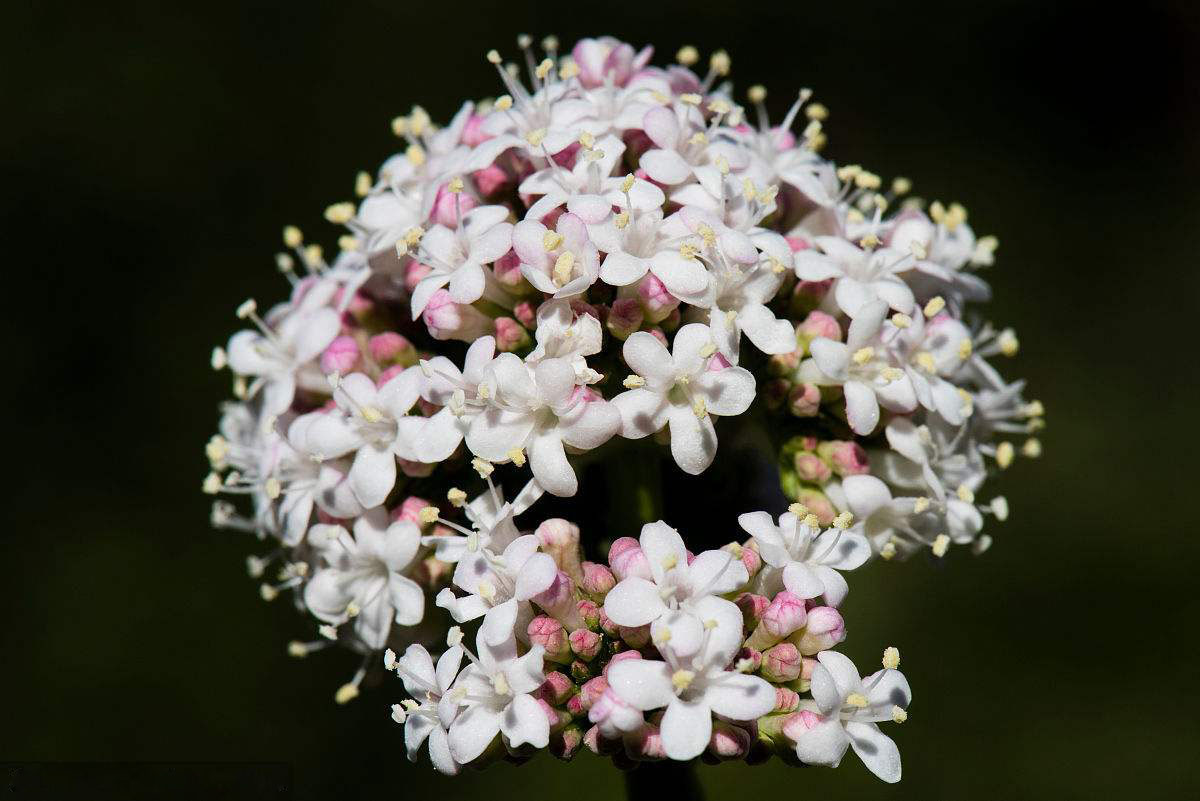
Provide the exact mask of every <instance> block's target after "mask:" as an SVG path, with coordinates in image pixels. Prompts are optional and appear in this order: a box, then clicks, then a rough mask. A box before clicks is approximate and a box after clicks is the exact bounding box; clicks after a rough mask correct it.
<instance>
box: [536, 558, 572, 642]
mask: <svg viewBox="0 0 1200 801" xmlns="http://www.w3.org/2000/svg"><path fill="white" fill-rule="evenodd" d="M530 600H532V601H533V602H534V603H535V604H537V605H538V606H540V607H541V608H542V609H543V610H544V611H545V612H546V614H548V615H551V616H552V617H554V618H555V619H556V620H558V621H559V622H560V623H562V624H563V625H564V626H566V627H567V631H574V630H575V629H580V628H583V627H584V624H583V618H581V617H580V616H579V607H578V606H577V605H576V597H575V582H574V581H572V580H571V577H570V576H568V575H567V574H566V572H564V571H562V570H559V571H558V573H557V574H555V576H554V580H553V581H552V582H550V586H549V587H547V588H546V589H544V590H542V591H541V592H539V593H538V594H537V595H535V596H533V598H531V599H530Z"/></svg>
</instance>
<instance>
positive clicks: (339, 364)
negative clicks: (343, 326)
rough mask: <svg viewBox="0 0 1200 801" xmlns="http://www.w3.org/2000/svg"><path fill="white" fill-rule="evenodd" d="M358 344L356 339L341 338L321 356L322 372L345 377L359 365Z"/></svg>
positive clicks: (332, 343)
mask: <svg viewBox="0 0 1200 801" xmlns="http://www.w3.org/2000/svg"><path fill="white" fill-rule="evenodd" d="M358 357H359V352H358V342H356V341H355V339H354V337H348V336H340V337H338V338H337V339H335V340H333V342H330V343H329V347H327V348H325V352H324V353H322V354H321V372H323V373H325V374H326V375H328V374H329V373H338V374H339V375H345V374H346V373H348V372H350V371H351V370H353V369H354V367H355V365H357V364H358Z"/></svg>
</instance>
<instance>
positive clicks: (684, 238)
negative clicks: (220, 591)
mask: <svg viewBox="0 0 1200 801" xmlns="http://www.w3.org/2000/svg"><path fill="white" fill-rule="evenodd" d="M517 44H518V46H519V48H520V50H521V53H520V54H519V55H518V57H517V58H515V59H512V60H510V59H508V58H507V57H506V56H505V55H504V54H502V53H501V52H500V51H499V50H493V51H489V52H488V53H487V54H486V56H485V58H486V61H487V62H488V64H489V65H490V68H492V69H494V70H495V73H496V75H497V77H498V79H499V81H500V84H501V87H502V88H501V89H500V92H501V94H499V96H497V97H495V98H494V99H492V100H486V101H482V102H478V103H476V102H474V101H467V102H464V103H462V104H461V105H460V106H459V108H458V111H457V112H456V113H455V114H454V116H453V118H451V119H450V120H448V121H446V124H444V125H442V124H439V123H438V122H437V121H435V120H434V119H433V118H432V117H431V116H430V115H429V113H428V112H426V111H425V110H424V109H423V108H421V107H420V106H413V107H412V108H411V110H410V111H408V112H407V113H404V114H401V115H400V116H397V117H395V118H394V119H392V120H391V131H392V133H393V134H394V135H395V136H396V137H397V140H398V142H399V146H398V148H397V152H396V153H394V154H393V155H392V156H390V157H389V158H387V159H386V160H385V161H384V162H383V164H382V165H381V166H380V167H379V169H378V170H376V171H374V172H360V173H358V174H357V175H356V176H355V177H354V181H353V182H352V186H353V190H354V199H353V200H347V199H334V200H333V202H331V203H330V204H329V205H327V206H326V208H325V209H324V218H325V220H326V221H327V222H328V223H330V224H331V225H334V226H339V227H340V228H339V230H338V232H337V234H336V235H334V236H332V237H329V242H326V241H325V239H326V237H325V234H324V233H322V234H321V235H320V236H319V237H316V238H313V237H308V238H306V236H305V234H304V233H302V232H301V231H300V230H299V229H298V228H296V227H295V226H291V225H288V226H285V227H284V228H283V245H284V248H283V251H282V252H280V253H277V254H276V255H275V257H274V265H275V268H276V269H277V270H278V271H279V272H280V273H281V274H282V276H283V277H284V278H285V279H286V280H287V282H288V283H289V284H290V286H291V290H290V292H289V293H287V294H286V296H285V297H286V300H284V301H283V302H280V303H277V304H275V305H272V306H269V307H267V306H264V309H265V311H263V312H262V313H261V314H260V312H259V307H258V304H257V303H256V302H255V301H253V300H250V301H246V302H244V303H242V304H241V306H239V307H238V309H237V317H238V318H239V319H240V320H242V321H245V322H244V323H243V324H242V325H241V326H240V327H244V328H245V330H242V331H239V332H237V333H235V334H233V336H232V337H231V338H229V340H228V341H227V344H226V345H225V346H224V347H217V348H214V350H213V352H212V356H211V365H212V367H213V368H214V369H215V370H224V369H226V368H228V369H229V370H230V371H231V373H232V375H231V376H230V378H231V384H232V394H233V398H234V399H233V400H232V401H230V402H228V403H226V404H224V405H223V406H222V415H221V421H220V424H219V427H218V433H217V434H216V435H215V436H213V437H212V438H211V439H210V440H209V441H208V443H207V444H206V446H205V456H206V457H207V461H208V464H209V468H210V469H209V472H208V473H207V474H206V475H205V477H204V478H203V480H202V488H203V491H204V492H205V493H207V494H209V495H213V496H216V497H214V503H213V506H212V521H213V523H214V525H216V526H219V527H223V528H227V529H230V530H233V531H240V532H245V533H247V534H249V535H251V536H252V537H253V538H254V540H255V541H256V542H257V541H262V543H263V551H262V555H252V556H250V557H249V558H248V559H247V564H246V567H247V570H248V572H249V573H250V575H251V576H252V577H254V578H255V579H256V580H260V582H261V587H260V592H261V595H262V597H263V598H264V599H265V600H268V601H269V600H272V599H274V598H277V597H279V596H280V595H282V594H284V593H290V594H294V598H293V600H295V602H296V605H297V607H298V608H299V609H301V610H304V611H305V612H306V613H307V614H310V615H311V617H312V618H314V619H315V620H314V621H311V624H312V625H314V626H315V627H316V629H317V637H316V638H315V639H314V640H313V641H311V642H300V641H296V642H292V643H290V644H289V645H288V651H289V653H291V654H292V655H294V656H297V657H302V656H306V655H308V654H312V653H315V652H317V651H319V650H322V649H326V648H328V647H329V646H332V645H334V644H338V645H343V646H347V647H348V648H350V649H353V650H356V651H358V652H359V654H360V657H361V659H362V662H361V663H360V667H359V668H358V669H357V671H356V672H355V673H354V675H353V678H352V679H351V680H350V681H349V682H347V683H345V684H343V685H342V686H341V687H340V689H338V690H337V691H336V693H335V694H334V699H335V700H336V701H337V702H338V703H346V702H349V701H350V700H352V699H354V698H355V697H357V696H358V695H359V693H360V687H362V686H365V685H364V684H363V682H364V679H365V678H366V676H367V675H368V669H369V668H370V666H372V665H376V664H378V661H379V658H380V656H381V655H382V657H383V663H384V666H385V667H386V668H387V669H388V670H389V671H394V672H396V673H397V674H398V675H399V676H400V677H401V678H402V679H403V681H404V685H405V689H406V690H407V692H408V696H409V697H408V698H406V699H404V700H402V701H401V702H400V703H397V704H395V705H394V706H392V717H393V719H395V720H396V721H397V722H398V723H400V724H402V725H403V727H404V747H405V750H406V751H407V753H408V756H409V757H410V758H416V756H417V755H418V753H419V751H420V750H421V749H422V748H427V750H428V753H429V757H430V761H431V762H432V763H433V766H434V767H435V768H436V769H437V770H439V771H441V772H443V773H448V774H453V773H457V772H458V771H459V770H460V769H461V768H462V767H464V766H468V765H470V766H473V767H480V766H483V765H484V764H487V763H489V762H491V761H492V760H494V759H496V758H504V757H507V758H511V759H514V760H517V761H521V760H524V759H525V758H527V757H528V756H529V755H530V753H531V752H532V751H533V750H535V749H539V748H545V749H547V750H549V751H551V753H553V754H554V755H555V756H556V757H559V758H561V759H570V758H571V757H572V756H573V755H574V754H575V753H577V752H578V750H579V749H580V747H584V746H585V747H587V748H589V749H590V750H593V751H594V752H596V753H598V754H602V755H606V756H613V757H614V759H615V760H616V761H618V762H620V763H622V765H623V766H627V765H628V763H629V761H631V760H632V761H638V760H655V759H664V758H671V759H682V760H686V759H692V758H694V757H697V756H701V755H703V757H704V759H705V760H707V761H719V760H729V759H746V760H748V761H759V760H760V759H762V758H763V757H765V756H767V755H768V754H769V753H771V752H774V753H783V754H785V753H786V752H785V750H784V749H791V748H795V750H796V754H797V756H798V757H799V759H800V760H801V761H803V762H805V763H807V764H813V765H816V764H822V765H836V764H837V763H838V762H839V761H840V760H841V758H842V755H843V754H844V752H845V751H846V750H847V749H849V748H853V749H854V750H855V751H856V752H857V753H858V754H859V755H860V757H862V759H863V761H864V762H866V763H867V766H868V767H869V768H870V769H871V770H872V771H873V772H875V773H876V774H877V775H879V776H880V777H881V778H883V779H885V780H887V781H895V780H896V779H898V778H899V776H900V760H899V755H898V752H897V750H896V747H895V744H894V743H893V742H892V741H891V740H890V739H888V738H887V737H885V736H884V735H882V734H881V733H880V732H879V730H878V728H877V727H876V724H877V723H879V722H885V721H887V720H889V719H890V720H893V721H896V722H901V721H903V720H904V719H905V717H906V715H907V711H906V709H907V705H908V699H909V691H908V685H907V682H906V681H905V680H904V678H903V676H902V675H901V674H900V673H899V672H898V670H897V665H898V662H899V654H898V652H897V651H896V649H894V648H890V649H888V651H887V652H885V654H884V660H883V670H882V671H880V672H878V673H875V674H873V675H871V676H868V677H866V678H860V677H859V674H858V672H857V670H855V669H854V667H853V665H852V664H851V663H850V661H849V660H848V659H847V658H846V657H844V656H842V655H840V654H839V653H835V652H833V651H831V650H830V649H832V648H835V647H838V648H840V647H842V643H843V642H847V633H848V632H849V631H852V630H853V621H852V620H848V619H847V618H846V617H843V611H842V609H841V608H840V607H839V605H840V604H841V603H842V601H843V600H844V599H845V598H846V597H847V593H848V591H849V587H848V584H847V581H846V575H847V574H848V571H852V570H854V569H856V568H858V567H860V566H861V565H863V564H864V563H865V562H866V561H868V560H869V559H874V558H878V559H882V560H892V559H897V560H898V559H903V558H905V557H909V556H912V555H914V554H917V553H921V552H924V553H927V554H928V555H929V556H930V557H932V558H934V559H940V558H943V557H948V556H950V547H951V546H967V547H966V548H956V549H955V551H956V554H955V555H957V551H960V550H969V551H971V552H974V553H976V554H978V553H982V552H983V551H984V550H986V549H987V548H988V547H989V546H990V545H991V543H992V541H993V538H992V531H993V524H994V523H999V522H1003V521H1004V520H1005V519H1007V518H1008V517H1009V515H1010V508H1009V502H1008V500H1007V499H1006V498H1005V497H1004V496H1000V495H996V494H995V493H993V492H990V491H989V489H990V487H991V484H990V482H991V479H992V477H993V476H994V475H995V474H996V473H997V472H999V471H1003V470H1007V469H1009V468H1010V467H1011V466H1012V465H1014V464H1015V463H1016V461H1017V460H1018V459H1025V460H1028V459H1035V458H1037V457H1039V456H1040V455H1041V453H1042V447H1043V446H1042V441H1041V439H1040V438H1039V432H1040V431H1041V429H1042V428H1044V426H1045V409H1044V408H1043V405H1042V404H1041V403H1040V402H1039V401H1037V400H1035V399H1033V398H1031V397H1030V396H1029V395H1028V394H1027V388H1026V385H1025V382H1024V381H1022V380H1020V379H1016V380H1013V379H1011V378H1008V377H1006V376H1005V375H1003V374H1002V371H1001V369H1000V365H999V364H998V363H999V361H1000V360H1001V359H1009V358H1012V357H1015V356H1017V355H1018V353H1019V351H1020V342H1019V340H1018V339H1017V336H1016V333H1015V332H1014V331H1013V330H1012V329H1010V328H1005V327H1003V326H998V325H993V324H992V323H991V322H988V321H986V319H985V318H984V317H983V316H982V315H980V314H979V308H978V305H977V304H980V303H981V302H984V301H986V300H987V299H988V298H989V295H990V288H989V287H988V284H987V283H986V282H985V281H984V280H983V277H982V276H983V269H984V268H992V267H993V266H994V265H995V263H996V258H995V253H996V249H997V247H998V244H999V243H998V240H997V239H996V238H995V237H993V236H986V235H984V236H979V235H977V234H976V231H975V229H973V228H972V227H971V226H972V225H974V224H975V223H976V221H974V220H972V223H971V225H969V224H968V222H967V218H968V212H967V209H966V207H965V206H963V205H962V204H961V203H957V202H943V201H938V200H931V201H928V202H926V201H924V200H921V199H919V198H914V197H910V196H909V193H910V191H911V189H912V181H910V180H909V179H907V178H903V177H895V178H893V179H891V180H888V181H885V180H884V179H883V178H882V177H881V176H880V175H878V174H876V173H874V172H872V171H870V170H868V169H866V168H864V167H863V166H862V165H858V164H840V165H839V164H835V163H834V162H832V161H830V160H829V159H828V158H826V157H825V156H824V155H823V147H824V145H825V143H826V137H827V132H826V128H825V121H826V119H827V118H828V116H829V110H828V109H827V108H826V107H825V106H824V105H822V104H821V103H820V102H817V100H816V98H815V97H814V95H813V92H812V91H811V90H809V89H800V90H799V91H797V92H795V93H794V94H793V95H792V98H791V99H789V102H790V104H791V105H790V108H789V109H788V111H787V113H786V115H785V116H784V117H783V119H782V120H781V121H779V122H777V123H773V122H772V121H771V120H770V119H769V117H768V115H767V111H766V103H765V99H766V96H767V91H768V90H767V87H765V86H750V87H747V88H745V89H742V88H739V87H736V86H735V85H734V84H733V83H731V82H730V80H729V76H730V72H731V65H732V59H731V57H730V55H729V54H728V53H726V52H725V51H721V50H718V51H717V52H714V53H711V54H709V56H708V58H707V62H705V61H703V60H702V58H701V53H700V52H699V51H698V50H697V49H696V48H695V47H692V46H684V47H682V48H680V50H679V51H678V53H677V54H676V62H677V63H674V64H671V65H658V66H656V65H654V64H653V63H652V61H651V56H652V55H653V52H654V51H653V49H652V48H650V47H635V46H633V45H631V44H628V43H625V42H621V41H618V40H616V39H613V38H611V37H597V38H590V39H584V40H582V41H580V42H578V43H576V44H575V45H574V46H572V47H565V46H563V44H562V43H560V42H559V41H558V39H557V38H556V37H553V36H547V37H545V38H544V39H543V40H542V41H541V42H540V48H541V49H540V51H539V50H538V49H537V48H536V46H535V43H534V40H533V38H532V37H530V36H525V35H522V36H520V37H518V39H517ZM480 66H481V68H482V67H484V66H485V65H483V64H481V65H480ZM743 103H745V105H743ZM330 242H336V251H334V250H332V249H330V250H329V251H328V252H327V251H326V247H327V246H328V245H329V244H330ZM722 418H736V419H730V420H724V419H722ZM722 441H724V442H722ZM719 444H720V447H718V446H719ZM748 464H754V465H756V466H762V471H761V474H764V475H765V474H766V473H767V471H769V470H770V469H771V467H770V466H774V469H775V470H776V472H777V480H778V487H777V492H776V496H777V494H778V491H779V490H781V491H782V493H783V494H784V495H786V496H787V502H788V503H790V506H788V510H787V512H785V513H783V514H779V513H780V512H781V511H782V507H783V505H784V504H783V503H780V504H778V508H772V509H770V510H769V511H768V510H766V509H761V508H759V506H760V505H759V504H757V503H751V502H749V501H741V502H739V501H738V500H736V499H738V498H741V499H750V498H764V497H771V493H769V492H763V491H760V490H762V489H763V488H760V487H757V486H753V487H752V486H747V484H748V483H749V482H752V481H753V482H758V481H760V480H761V479H760V477H759V475H760V471H758V468H757V467H756V468H755V469H754V470H749V469H747V467H746V466H747V465H748ZM670 471H680V472H682V473H685V474H688V475H697V474H701V473H705V472H706V471H714V472H713V473H712V474H711V475H710V476H708V477H707V478H706V479H704V480H705V481H707V482H709V483H707V484H705V485H701V484H700V483H699V482H698V481H697V480H694V479H691V478H687V477H684V478H682V479H681V481H682V482H683V483H679V482H680V479H678V478H672V477H670V476H663V477H661V478H665V479H667V480H660V477H659V476H658V475H657V474H659V473H663V472H670ZM715 485H724V486H727V487H729V488H731V489H732V490H736V492H730V493H728V494H722V495H721V496H720V498H719V499H718V498H717V497H715V496H714V497H708V496H706V495H705V492H707V489H706V487H708V486H715ZM680 486H682V487H684V488H685V489H684V490H683V491H684V492H686V493H688V497H686V498H674V497H667V498H664V497H661V496H662V494H663V492H664V490H663V488H664V487H665V488H667V490H668V491H670V492H674V491H676V489H675V488H676V487H680ZM729 498H735V500H733V501H729V500H728V499H729ZM739 503H740V506H739ZM683 508H686V509H687V510H688V511H689V513H691V514H692V515H693V516H704V517H705V518H706V519H705V523H706V525H705V526H694V524H693V523H689V524H688V526H687V528H688V530H689V532H690V533H689V540H688V542H685V541H684V538H683V537H681V536H680V534H679V532H678V531H676V530H675V529H674V528H672V527H671V523H672V522H680V521H672V520H671V517H672V514H673V513H674V511H675V510H678V509H683ZM601 509H602V511H603V514H601V513H600V512H601ZM660 509H665V510H666V512H667V513H666V515H665V517H666V520H659V519H658V518H659V517H660V516H664V515H663V514H662V513H661V512H659V511H658V510H660ZM600 520H612V521H616V520H622V521H631V522H632V525H634V526H635V527H636V526H637V525H639V524H642V529H641V532H640V538H639V539H634V538H633V537H631V536H629V535H630V534H632V533H633V532H632V530H630V529H625V530H620V529H614V530H604V527H603V526H601V525H600V524H599V521H600ZM651 521H654V522H651ZM735 522H736V523H737V524H739V525H740V529H739V525H735ZM614 525H616V524H615V523H614ZM622 525H629V523H622ZM689 544H690V547H689ZM606 552H607V554H606ZM606 555H607V562H608V564H607V565H605V564H603V563H602V562H603V561H604V557H605V556H606ZM950 600H951V601H952V600H953V599H950ZM886 613H887V614H888V615H897V614H902V611H898V610H896V609H893V608H890V607H889V608H888V609H887V610H886ZM880 614H882V613H880ZM450 620H452V621H453V623H454V624H461V625H462V626H464V627H467V628H468V629H469V631H468V633H467V634H464V632H463V631H462V629H460V628H459V626H458V625H452V624H451V622H450ZM447 629H448V631H447ZM468 635H469V637H470V640H471V641H472V642H474V643H475V650H474V651H472V650H471V649H470V648H469V647H468V645H467V644H466V642H467V640H466V637H467V636H468ZM443 642H444V643H445V646H444V647H440V646H439V643H443ZM851 644H852V643H851ZM397 654H402V656H400V657H397ZM460 668H461V672H460ZM547 668H550V670H549V672H547ZM426 744H428V745H427V746H426Z"/></svg>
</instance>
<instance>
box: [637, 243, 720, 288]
mask: <svg viewBox="0 0 1200 801" xmlns="http://www.w3.org/2000/svg"><path fill="white" fill-rule="evenodd" d="M650 269H651V271H652V272H653V273H654V275H655V276H657V277H658V279H659V280H660V281H662V282H663V285H664V286H665V287H666V288H667V289H668V290H670V292H671V294H673V295H676V296H684V295H697V294H699V293H701V292H703V291H704V290H705V289H707V288H708V282H709V277H708V270H706V269H705V268H704V263H703V262H702V261H700V260H699V259H685V258H684V257H683V255H682V254H681V253H680V252H679V251H678V250H660V251H659V252H658V253H655V254H654V256H653V257H651V259H650Z"/></svg>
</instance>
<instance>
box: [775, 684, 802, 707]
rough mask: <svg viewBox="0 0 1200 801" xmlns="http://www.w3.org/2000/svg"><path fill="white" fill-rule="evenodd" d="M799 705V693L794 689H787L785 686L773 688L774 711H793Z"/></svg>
mask: <svg viewBox="0 0 1200 801" xmlns="http://www.w3.org/2000/svg"><path fill="white" fill-rule="evenodd" d="M799 706H800V694H799V693H797V692H796V691H795V690H789V689H788V688H787V687H776V688H775V711H776V712H795V711H796V708H797V707H799Z"/></svg>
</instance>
